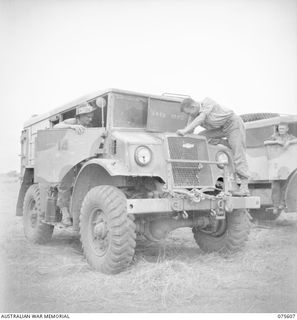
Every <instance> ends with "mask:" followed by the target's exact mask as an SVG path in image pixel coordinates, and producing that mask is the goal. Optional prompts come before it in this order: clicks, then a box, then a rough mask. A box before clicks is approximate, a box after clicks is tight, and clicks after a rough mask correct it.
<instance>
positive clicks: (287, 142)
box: [284, 141, 290, 149]
mask: <svg viewBox="0 0 297 320" xmlns="http://www.w3.org/2000/svg"><path fill="white" fill-rule="evenodd" d="M289 145H290V142H289V141H286V142H285V143H284V149H287V148H288V146H289Z"/></svg>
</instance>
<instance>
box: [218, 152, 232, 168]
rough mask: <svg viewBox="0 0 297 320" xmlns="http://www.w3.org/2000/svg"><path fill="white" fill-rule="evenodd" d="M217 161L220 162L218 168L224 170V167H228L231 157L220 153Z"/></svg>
mask: <svg viewBox="0 0 297 320" xmlns="http://www.w3.org/2000/svg"><path fill="white" fill-rule="evenodd" d="M216 161H217V162H220V163H219V164H218V167H219V168H220V169H223V168H224V165H227V164H228V163H229V156H228V154H227V153H226V152H224V151H219V152H218V153H217V154H216Z"/></svg>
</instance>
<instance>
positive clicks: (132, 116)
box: [113, 94, 147, 128]
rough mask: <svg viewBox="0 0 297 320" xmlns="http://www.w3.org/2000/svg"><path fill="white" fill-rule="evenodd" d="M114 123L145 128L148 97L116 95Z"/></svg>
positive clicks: (120, 125) (117, 125) (115, 125)
mask: <svg viewBox="0 0 297 320" xmlns="http://www.w3.org/2000/svg"><path fill="white" fill-rule="evenodd" d="M114 98H115V99H114V109H113V125H114V127H121V128H145V127H146V120H147V98H144V97H137V96H129V95H120V94H115V95H114Z"/></svg>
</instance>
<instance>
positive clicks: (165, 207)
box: [127, 196, 260, 214]
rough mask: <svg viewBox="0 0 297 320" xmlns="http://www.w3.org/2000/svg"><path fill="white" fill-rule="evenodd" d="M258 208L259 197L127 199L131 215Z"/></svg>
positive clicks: (128, 210)
mask: <svg viewBox="0 0 297 320" xmlns="http://www.w3.org/2000/svg"><path fill="white" fill-rule="evenodd" d="M257 208H260V197H232V196H226V197H225V198H224V199H222V198H219V197H213V199H203V200H201V201H199V202H194V201H191V200H190V199H186V198H163V199H159V198H153V199H127V212H128V213H131V214H148V213H169V212H180V211H193V210H195V211H211V210H225V211H226V212H232V211H233V210H234V209H257Z"/></svg>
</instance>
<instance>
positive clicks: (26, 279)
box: [0, 177, 297, 312]
mask: <svg viewBox="0 0 297 320" xmlns="http://www.w3.org/2000/svg"><path fill="white" fill-rule="evenodd" d="M18 188H19V184H18V182H17V181H15V180H13V179H8V178H7V179H5V178H3V177H1V181H0V201H1V203H0V208H1V211H0V216H1V219H2V223H1V228H0V231H1V232H0V254H1V262H2V264H1V266H0V271H1V274H0V281H1V288H0V295H1V298H2V300H1V306H0V312H297V215H295V214H293V213H291V214H284V213H283V214H282V215H281V217H280V218H279V219H278V220H277V221H274V222H269V223H268V222H267V223H261V224H260V223H259V222H255V223H253V226H252V230H251V234H250V238H249V241H248V243H247V245H246V247H245V248H244V250H242V251H241V252H239V253H236V254H234V255H219V254H205V253H203V252H202V251H201V250H200V249H199V247H198V246H197V245H196V243H195V241H194V239H193V237H192V232H191V230H190V229H179V230H176V231H174V232H173V233H171V235H170V237H169V238H168V239H166V240H164V241H162V242H161V243H158V244H153V245H149V244H148V243H146V242H141V243H139V244H138V246H137V249H136V255H135V258H134V261H133V263H132V265H131V266H130V268H129V269H128V270H126V271H125V272H122V273H120V274H118V275H113V276H109V275H103V274H101V273H98V272H95V271H93V270H92V269H91V268H90V267H89V266H88V264H87V263H86V260H85V259H84V257H83V254H82V252H81V248H80V241H79V237H78V236H77V235H76V234H73V233H71V232H68V231H66V230H62V229H59V230H55V231H54V236H53V240H52V241H51V242H50V243H49V244H47V245H43V246H40V245H33V244H31V243H29V242H28V241H27V240H26V239H25V237H24V234H23V227H22V219H21V218H20V217H16V216H15V204H16V198H17V192H18Z"/></svg>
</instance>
